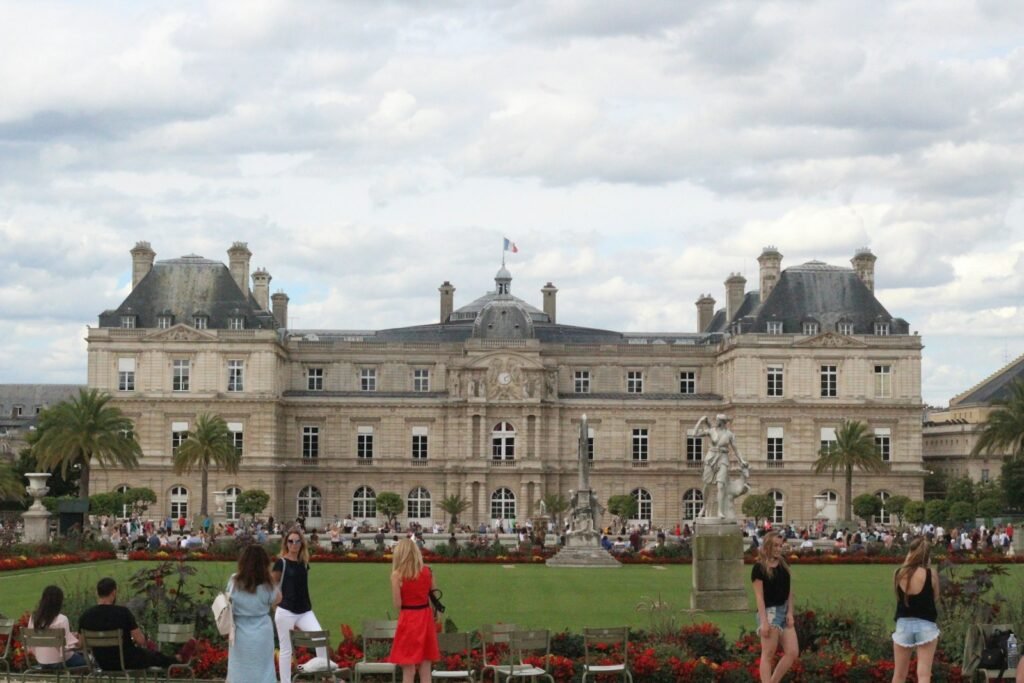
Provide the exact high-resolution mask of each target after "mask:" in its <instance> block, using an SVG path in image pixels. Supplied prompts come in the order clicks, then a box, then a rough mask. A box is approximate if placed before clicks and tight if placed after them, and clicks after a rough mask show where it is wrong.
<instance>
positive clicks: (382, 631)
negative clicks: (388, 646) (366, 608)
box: [363, 619, 398, 662]
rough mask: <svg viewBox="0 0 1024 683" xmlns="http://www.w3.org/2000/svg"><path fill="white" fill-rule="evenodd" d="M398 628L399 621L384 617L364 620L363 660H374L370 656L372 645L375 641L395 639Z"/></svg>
mask: <svg viewBox="0 0 1024 683" xmlns="http://www.w3.org/2000/svg"><path fill="white" fill-rule="evenodd" d="M397 629H398V622H397V621H388V620H382V619H369V620H367V621H364V622H363V661H364V662H372V661H374V660H373V659H371V658H370V646H371V644H372V643H373V642H374V641H378V642H379V641H386V640H394V639H395V631H396V630H397Z"/></svg>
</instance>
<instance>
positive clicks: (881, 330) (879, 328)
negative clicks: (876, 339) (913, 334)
mask: <svg viewBox="0 0 1024 683" xmlns="http://www.w3.org/2000/svg"><path fill="white" fill-rule="evenodd" d="M875 334H876V335H878V336H881V337H885V336H888V334H889V323H875Z"/></svg>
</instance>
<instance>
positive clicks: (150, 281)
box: [88, 242, 924, 526]
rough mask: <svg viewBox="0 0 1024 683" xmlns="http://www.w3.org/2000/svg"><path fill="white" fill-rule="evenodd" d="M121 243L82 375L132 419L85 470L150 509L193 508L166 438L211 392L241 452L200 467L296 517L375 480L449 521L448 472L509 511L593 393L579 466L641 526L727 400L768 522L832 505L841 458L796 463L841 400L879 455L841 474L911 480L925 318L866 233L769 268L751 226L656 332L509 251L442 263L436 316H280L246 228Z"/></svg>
mask: <svg viewBox="0 0 1024 683" xmlns="http://www.w3.org/2000/svg"><path fill="white" fill-rule="evenodd" d="M131 254H132V263H133V273H132V285H133V289H132V291H131V293H130V294H129V295H128V297H127V298H126V299H125V300H124V301H123V302H122V303H121V304H120V305H119V306H118V307H117V308H115V309H112V310H108V311H105V312H104V313H102V314H101V315H100V316H99V326H98V327H95V328H91V329H90V330H89V333H88V359H89V360H88V367H89V371H88V384H89V386H90V387H96V388H99V389H102V390H105V391H107V392H109V393H111V394H112V395H113V396H114V397H115V402H116V405H117V406H119V407H120V408H121V409H122V410H123V411H124V412H125V413H126V414H128V415H129V416H130V417H131V418H132V419H133V420H134V421H135V435H136V437H137V438H138V440H139V442H140V444H141V446H142V450H143V453H144V455H143V457H142V459H141V466H140V467H139V468H138V469H136V470H132V471H120V470H116V469H106V470H103V469H99V468H97V469H96V470H95V471H94V474H93V487H94V491H104V490H113V489H115V488H119V487H125V486H148V487H150V488H152V489H153V490H154V491H156V493H157V496H158V498H159V501H158V503H157V505H156V508H155V509H154V510H152V511H151V514H153V516H162V515H167V514H170V515H172V516H178V515H185V516H190V515H193V514H195V513H196V512H198V510H199V507H200V502H199V500H198V498H199V481H198V479H199V477H198V475H191V476H178V475H175V474H174V472H173V470H172V467H171V456H172V452H173V450H174V449H175V448H176V447H177V445H178V444H179V443H180V442H181V440H182V439H183V438H185V435H186V434H187V432H188V430H189V428H190V427H192V425H193V424H194V422H195V419H196V416H197V415H199V414H201V413H205V412H209V413H215V414H218V415H221V416H223V417H224V419H225V420H226V421H227V423H228V425H229V427H230V429H231V431H232V432H233V434H234V438H235V441H236V447H237V448H238V449H239V450H240V451H241V453H242V463H243V465H242V468H241V471H240V472H238V473H237V474H227V473H224V472H219V471H214V472H211V474H210V490H211V492H213V491H221V492H224V494H223V499H224V500H225V501H226V503H225V508H224V514H225V515H226V516H228V517H232V516H234V512H235V511H234V506H233V503H232V501H233V499H234V496H235V495H237V494H238V493H239V492H240V491H242V490H244V489H247V488H253V487H255V488H259V489H263V490H265V491H267V492H268V493H269V494H270V495H271V504H270V508H269V510H268V511H267V513H268V514H273V515H274V516H275V517H277V518H278V519H291V518H294V517H296V516H300V515H301V516H303V517H306V518H307V526H309V525H317V524H318V523H323V522H328V521H331V520H333V519H334V518H335V517H346V516H351V517H353V518H355V519H357V520H364V519H365V520H371V523H372V520H374V519H375V518H376V517H377V514H376V506H375V497H376V495H377V494H379V493H381V492H385V491H387V492H395V493H399V494H400V495H401V496H402V497H403V499H404V500H405V502H406V510H405V513H404V514H403V515H402V519H403V521H417V522H420V523H423V524H427V525H429V524H431V523H433V522H434V521H443V520H444V519H445V515H444V513H443V512H442V511H441V510H440V508H439V502H440V501H441V499H442V498H444V497H445V496H449V495H452V494H460V495H462V496H463V497H465V498H466V499H467V500H468V501H470V503H471V507H470V509H469V510H468V511H467V512H466V513H464V514H463V515H462V519H463V520H464V521H466V522H470V523H472V524H474V525H476V524H479V523H480V522H488V523H490V522H493V521H495V520H500V519H505V520H512V519H523V518H525V517H527V516H532V515H535V514H537V511H538V509H537V508H538V503H539V501H540V499H541V497H542V496H543V495H545V494H548V493H561V494H562V495H564V496H566V497H568V496H569V491H570V489H571V488H573V487H574V485H575V481H576V473H577V442H578V425H579V422H580V417H581V415H584V414H586V415H587V418H588V422H589V428H590V454H589V456H590V457H591V458H592V461H593V462H592V470H591V472H592V473H591V482H592V486H593V488H594V489H595V490H596V491H597V492H598V495H599V496H600V497H601V498H602V500H607V498H608V497H610V496H612V495H616V494H630V495H633V496H635V497H636V498H637V500H638V502H639V511H640V512H639V517H640V519H641V520H643V521H645V522H647V523H650V524H652V525H653V526H669V525H674V524H675V523H677V522H683V521H685V520H689V519H692V518H693V517H694V516H695V515H696V514H697V513H698V512H699V510H700V508H701V503H702V497H701V495H702V494H701V488H702V485H701V466H702V462H701V460H702V457H703V453H704V445H703V443H701V440H699V439H695V438H694V437H693V436H692V433H693V428H694V425H695V424H696V422H697V420H698V419H699V418H700V417H701V416H702V415H709V416H712V417H713V416H714V415H716V414H718V413H725V414H727V415H728V416H729V417H730V418H731V419H732V429H733V431H734V432H735V433H736V436H737V443H738V445H739V449H740V453H741V455H742V456H743V457H744V458H745V459H747V460H748V461H749V462H750V464H751V470H752V473H751V484H752V487H753V492H755V493H769V494H771V495H772V496H773V497H774V499H775V502H776V507H775V514H774V517H775V520H776V521H777V522H790V521H796V522H798V523H801V524H806V523H810V522H811V521H813V520H815V519H820V518H826V519H833V520H834V519H836V518H837V517H838V514H839V510H841V509H842V502H843V501H842V500H841V496H842V489H843V484H842V481H843V480H842V475H841V474H839V475H838V476H837V477H836V478H835V479H833V478H832V477H831V476H829V475H827V474H826V475H815V474H814V473H813V472H812V471H811V465H812V463H813V462H814V461H815V459H816V458H817V454H818V452H819V450H820V448H821V447H822V445H823V444H825V443H826V442H828V441H830V440H832V439H834V434H835V429H836V426H837V425H838V424H839V422H840V421H841V420H842V419H844V418H848V419H858V420H863V421H865V422H866V423H867V424H868V425H869V426H870V428H871V430H872V431H873V433H874V436H875V441H876V444H877V445H878V448H879V450H880V451H881V453H882V456H883V458H884V459H885V460H886V462H888V463H889V470H888V471H887V472H885V473H884V474H872V475H866V474H863V473H859V472H858V473H857V474H856V475H855V478H854V495H855V496H856V495H859V494H861V493H864V492H869V493H873V494H877V495H879V496H881V497H882V498H883V499H884V498H886V497H888V496H890V495H895V494H903V495H908V496H911V497H912V498H915V499H920V497H921V494H922V482H923V475H924V472H923V470H922V466H921V462H922V461H921V415H922V407H923V406H922V402H921V348H922V345H921V339H920V338H919V337H918V336H917V335H916V334H910V332H909V327H908V324H907V322H906V321H904V320H902V319H899V318H894V317H892V316H891V315H890V314H889V313H888V311H886V309H885V308H884V307H883V306H882V304H881V303H880V302H879V301H878V300H877V299H876V298H875V296H874V265H875V256H874V255H873V254H871V252H870V251H867V250H861V251H858V252H857V254H856V255H854V257H853V259H852V261H851V263H852V268H851V267H840V266H833V265H828V264H825V263H821V262H817V261H811V262H809V263H804V264H801V265H795V266H791V267H789V268H786V269H783V268H782V254H781V253H779V252H778V251H777V250H776V249H774V248H766V249H765V250H764V252H763V253H762V254H761V256H760V257H759V258H758V262H759V275H760V277H759V282H758V283H756V286H755V287H753V288H752V289H751V290H750V291H748V290H747V288H746V280H745V279H744V278H743V277H742V276H740V275H737V274H733V275H730V276H729V277H728V279H726V281H725V289H726V291H725V306H724V307H722V308H720V309H717V310H716V306H715V300H714V299H713V298H712V297H711V296H710V295H702V296H701V297H699V298H698V299H697V301H696V306H697V310H698V319H699V327H700V329H699V331H696V332H693V333H666V334H660V333H643V334H641V333H630V332H619V331H612V330H603V329H593V328H587V327H579V326H574V325H571V324H565V323H563V322H561V320H560V319H558V317H557V308H556V301H557V293H558V289H557V288H556V287H555V286H554V285H552V284H551V283H548V285H547V286H545V287H544V288H543V289H541V291H540V307H535V306H533V305H531V304H529V303H527V302H526V301H524V300H523V299H520V298H519V297H517V296H515V295H514V294H513V291H512V275H511V273H510V272H509V271H508V270H507V269H506V268H505V267H504V266H502V268H501V269H500V270H499V271H498V273H497V275H496V277H495V281H494V288H493V289H491V290H490V291H487V292H486V293H485V294H483V295H482V296H480V297H479V298H477V299H475V300H473V301H472V302H470V303H468V304H465V305H463V306H461V307H456V306H455V287H454V286H452V285H451V284H450V283H449V282H447V281H446V282H444V283H443V284H442V285H441V286H440V287H439V293H440V297H439V316H438V317H437V318H436V320H437V322H434V323H431V324H423V325H414V326H410V327H401V328H395V329H386V330H376V331H345V330H300V329H292V328H290V327H289V325H288V314H287V307H288V297H287V295H285V294H284V293H282V292H278V293H276V294H273V295H271V294H270V281H271V276H270V274H269V273H268V272H267V271H265V270H262V269H260V270H257V271H255V272H253V273H252V274H251V276H250V272H249V270H250V265H249V264H250V259H251V253H250V251H249V249H248V248H247V245H246V244H245V243H241V242H236V243H235V244H234V245H232V247H231V248H230V249H229V250H228V263H227V264H224V263H221V262H218V261H213V260H208V259H205V258H202V257H199V256H194V255H190V256H184V257H181V258H177V259H171V260H165V261H155V252H154V251H153V249H152V248H151V247H150V245H149V244H148V243H146V242H140V243H138V244H137V245H136V246H135V248H134V249H132V250H131ZM250 283H251V284H250ZM213 497H214V495H213V494H212V493H211V498H213ZM220 499H221V497H220V496H218V500H220ZM209 506H210V509H211V510H213V509H214V507H215V501H214V500H211V501H210V502H209ZM318 520H321V522H318Z"/></svg>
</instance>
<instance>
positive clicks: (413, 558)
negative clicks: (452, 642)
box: [387, 538, 441, 683]
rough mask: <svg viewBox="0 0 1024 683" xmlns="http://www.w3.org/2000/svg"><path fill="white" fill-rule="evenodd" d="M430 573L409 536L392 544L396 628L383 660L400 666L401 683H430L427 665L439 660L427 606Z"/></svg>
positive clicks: (431, 618)
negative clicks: (415, 681) (418, 677)
mask: <svg viewBox="0 0 1024 683" xmlns="http://www.w3.org/2000/svg"><path fill="white" fill-rule="evenodd" d="M433 588H434V576H433V574H431V572H430V567H427V566H425V565H424V564H423V555H422V554H421V553H420V549H419V547H418V546H417V545H416V543H415V542H413V541H412V540H411V539H408V538H403V539H402V540H401V541H399V542H398V545H396V546H395V549H394V555H393V557H392V560H391V602H392V603H393V604H394V607H395V611H397V612H398V629H397V630H396V631H395V639H394V641H393V642H392V644H391V654H389V655H388V659H387V661H389V662H391V663H392V664H397V665H399V666H400V667H402V683H413V679H415V677H416V672H417V671H419V675H420V683H430V665H431V663H432V662H436V661H438V660H439V659H441V652H440V650H439V649H438V646H437V627H436V626H435V625H434V613H433V610H432V609H431V608H430V591H431V590H433Z"/></svg>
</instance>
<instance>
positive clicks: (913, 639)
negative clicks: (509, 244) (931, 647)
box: [892, 618, 939, 647]
mask: <svg viewBox="0 0 1024 683" xmlns="http://www.w3.org/2000/svg"><path fill="white" fill-rule="evenodd" d="M938 637H939V627H938V626H937V625H936V624H935V622H934V621H928V620H926V619H914V618H903V619H897V620H896V631H895V632H894V633H893V634H892V642H894V643H896V644H897V645H899V646H901V647H915V646H917V645H924V644H925V643H930V642H932V641H933V640H935V639H936V638H938Z"/></svg>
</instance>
